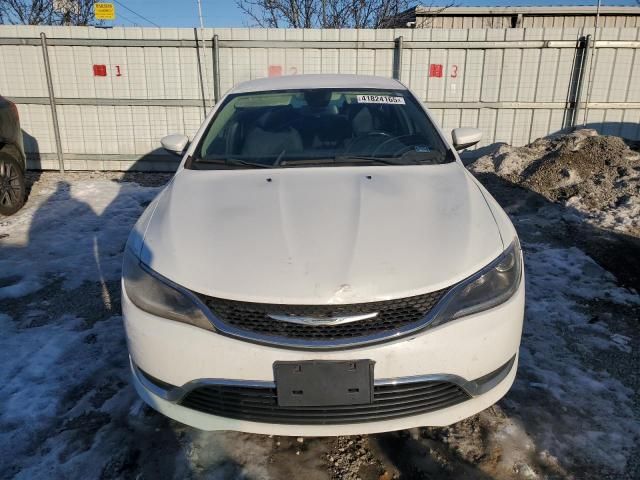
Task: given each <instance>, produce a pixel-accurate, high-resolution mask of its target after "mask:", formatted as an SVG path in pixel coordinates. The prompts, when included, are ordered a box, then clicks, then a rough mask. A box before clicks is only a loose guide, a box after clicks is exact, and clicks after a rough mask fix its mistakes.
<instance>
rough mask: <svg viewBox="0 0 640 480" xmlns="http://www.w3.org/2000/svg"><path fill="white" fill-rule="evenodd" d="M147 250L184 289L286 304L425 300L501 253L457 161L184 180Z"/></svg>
mask: <svg viewBox="0 0 640 480" xmlns="http://www.w3.org/2000/svg"><path fill="white" fill-rule="evenodd" d="M369 177H370V178H369ZM269 179H270V181H269ZM144 243H145V244H144V247H143V250H142V259H143V261H144V262H145V263H147V264H148V265H150V266H151V268H153V269H154V270H156V271H157V272H159V273H160V274H162V275H164V276H165V277H167V278H169V279H171V280H173V281H174V282H176V283H178V284H180V285H183V286H185V287H187V288H189V289H191V290H194V291H197V292H200V293H203V294H207V295H211V296H217V297H222V298H229V299H235V300H245V301H255V302H271V303H291V304H326V303H353V302H366V301H375V300H384V299H389V298H399V297H404V296H409V295H417V294H420V293H426V292H429V291H433V290H437V289H440V288H443V287H446V286H449V285H451V284H453V283H456V282H457V281H459V280H462V279H463V278H465V277H467V276H468V275H470V274H472V273H474V272H475V271H477V270H479V269H480V268H482V267H483V266H484V265H486V264H487V263H489V262H490V261H491V260H492V259H494V258H495V257H496V256H497V255H499V254H500V252H501V251H502V248H503V246H502V242H501V239H500V235H499V232H498V228H497V226H496V223H495V221H494V219H493V217H492V215H491V212H490V210H489V208H488V207H487V204H486V202H485V200H484V198H483V197H482V195H481V193H480V192H479V191H478V189H477V187H476V186H475V185H474V184H473V183H472V181H471V180H470V179H469V178H468V176H467V174H466V173H465V170H464V168H463V167H462V166H461V165H459V164H458V163H450V164H444V165H428V166H424V165H421V166H398V167H395V166H377V167H360V166H359V167H320V168H284V169H273V170H267V169H264V170H255V169H251V170H247V169H242V170H209V171H194V170H182V171H180V172H179V173H178V174H177V175H176V177H175V178H174V181H173V182H172V183H171V184H170V185H169V186H168V187H167V190H166V192H164V194H163V195H162V197H161V198H160V199H159V204H158V207H157V209H156V211H155V214H154V215H153V218H152V219H151V222H150V224H149V227H148V230H147V232H146V236H145V242H144Z"/></svg>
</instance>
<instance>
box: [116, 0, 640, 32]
mask: <svg viewBox="0 0 640 480" xmlns="http://www.w3.org/2000/svg"><path fill="white" fill-rule="evenodd" d="M118 1H119V2H120V3H121V4H124V5H126V6H127V7H129V8H130V9H131V10H133V11H134V12H137V13H139V14H140V15H142V16H144V17H146V18H147V19H149V20H151V21H152V22H154V23H157V24H158V25H160V26H162V27H194V26H198V25H199V23H198V9H197V3H196V0H179V1H178V0H118ZM418 3H420V2H418ZM422 3H424V4H430V3H432V2H430V1H424V2H422ZM433 3H438V2H433ZM596 3H597V2H596V1H588V0H573V1H572V0H563V1H561V2H558V1H555V2H554V1H545V0H542V1H535V0H523V1H518V0H509V1H500V0H498V1H490V0H480V1H464V2H463V1H459V2H457V4H459V5H464V6H482V5H500V6H518V5H554V4H555V5H558V4H561V5H595V4H596ZM602 4H603V5H637V4H636V2H635V0H617V1H606V0H605V1H603V3H602ZM115 7H116V16H117V20H116V22H115V24H116V25H127V26H129V25H132V24H133V23H134V22H135V23H136V24H138V25H140V26H151V25H150V24H149V23H147V22H146V21H145V20H142V19H141V18H139V17H136V15H134V14H133V13H131V12H130V11H128V10H126V9H125V8H123V7H122V6H120V5H118V4H117V3H116V6H115ZM202 10H203V16H204V21H205V26H206V27H243V26H246V24H247V21H248V19H246V18H245V17H244V15H243V14H242V12H241V11H240V10H239V9H238V8H237V7H236V4H235V1H234V0H202Z"/></svg>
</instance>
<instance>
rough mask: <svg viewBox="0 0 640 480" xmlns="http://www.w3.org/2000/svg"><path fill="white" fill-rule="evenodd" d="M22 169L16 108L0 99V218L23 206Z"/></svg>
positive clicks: (24, 159)
mask: <svg viewBox="0 0 640 480" xmlns="http://www.w3.org/2000/svg"><path fill="white" fill-rule="evenodd" d="M26 167H27V161H26V157H25V154H24V145H23V141H22V130H21V129H20V118H19V116H18V109H17V108H16V106H15V104H14V103H13V102H10V101H9V100H7V99H6V98H4V97H2V96H0V215H12V214H14V213H16V212H17V211H18V210H20V207H22V205H23V204H24V201H25V197H26V189H25V178H24V173H25V170H26Z"/></svg>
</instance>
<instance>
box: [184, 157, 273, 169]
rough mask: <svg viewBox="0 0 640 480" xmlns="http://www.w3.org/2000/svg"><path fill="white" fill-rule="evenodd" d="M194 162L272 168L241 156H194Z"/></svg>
mask: <svg viewBox="0 0 640 480" xmlns="http://www.w3.org/2000/svg"><path fill="white" fill-rule="evenodd" d="M195 162H196V163H206V164H209V165H221V166H225V165H228V166H244V167H253V168H272V167H273V166H272V165H268V164H265V163H258V162H250V161H248V160H242V159H241V158H231V157H228V158H224V159H222V158H220V159H206V158H196V159H195Z"/></svg>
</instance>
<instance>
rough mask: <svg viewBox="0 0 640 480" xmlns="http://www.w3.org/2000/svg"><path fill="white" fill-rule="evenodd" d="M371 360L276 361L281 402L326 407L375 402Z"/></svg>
mask: <svg viewBox="0 0 640 480" xmlns="http://www.w3.org/2000/svg"><path fill="white" fill-rule="evenodd" d="M373 366H374V362H373V361H372V360H306V361H301V362H289V361H287V362H274V364H273V375H274V379H275V382H276V390H277V395H278V405H279V406H281V407H325V406H336V405H360V404H367V403H371V402H372V401H373Z"/></svg>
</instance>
